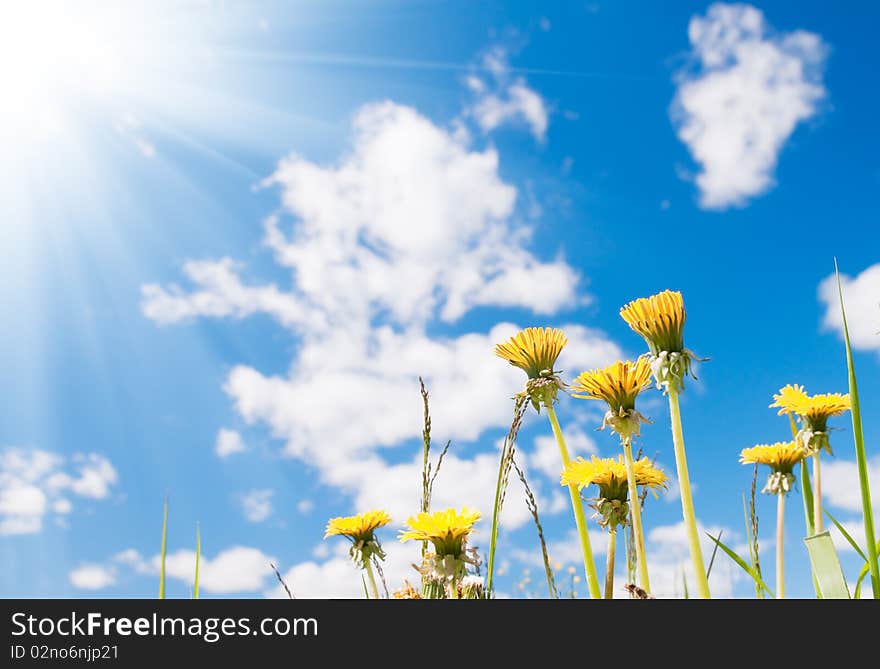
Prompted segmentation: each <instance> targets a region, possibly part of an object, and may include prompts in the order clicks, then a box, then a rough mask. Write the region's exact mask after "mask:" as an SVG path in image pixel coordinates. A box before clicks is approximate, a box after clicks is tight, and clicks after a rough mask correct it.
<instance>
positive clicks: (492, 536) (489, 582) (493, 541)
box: [486, 444, 506, 598]
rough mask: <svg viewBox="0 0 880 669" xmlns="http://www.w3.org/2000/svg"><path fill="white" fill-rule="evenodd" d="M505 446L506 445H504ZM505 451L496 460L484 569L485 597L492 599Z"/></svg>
mask: <svg viewBox="0 0 880 669" xmlns="http://www.w3.org/2000/svg"><path fill="white" fill-rule="evenodd" d="M505 446H506V444H505ZM505 455H506V451H502V453H501V457H500V458H499V460H498V481H497V482H496V484H495V503H494V505H493V506H492V529H491V530H490V531H489V565H488V566H487V568H486V572H487V578H486V595H487V597H489V598H491V597H492V586H493V585H494V583H493V576H494V574H495V547H496V545H497V544H498V521H499V515H500V513H499V512H500V511H501V485H502V481H503V479H504V460H505V457H504V456H505Z"/></svg>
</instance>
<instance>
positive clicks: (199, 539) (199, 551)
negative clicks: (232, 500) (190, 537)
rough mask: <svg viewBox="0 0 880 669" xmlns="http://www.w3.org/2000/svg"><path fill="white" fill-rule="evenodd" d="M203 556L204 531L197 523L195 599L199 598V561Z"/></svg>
mask: <svg viewBox="0 0 880 669" xmlns="http://www.w3.org/2000/svg"><path fill="white" fill-rule="evenodd" d="M201 558H202V533H201V531H200V530H199V526H198V525H196V578H195V581H194V583H193V599H198V598H199V562H200V561H201Z"/></svg>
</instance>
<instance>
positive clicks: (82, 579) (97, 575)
mask: <svg viewBox="0 0 880 669" xmlns="http://www.w3.org/2000/svg"><path fill="white" fill-rule="evenodd" d="M68 580H69V581H70V584H71V585H72V586H73V587H74V588H79V589H80V590H102V589H104V588H109V587H110V586H111V585H115V583H116V573H115V571H114V570H113V569H112V568H110V567H106V566H104V565H100V564H83V565H80V566H79V567H77V568H76V569H73V570H72V571H71V572H70V573H69V574H68Z"/></svg>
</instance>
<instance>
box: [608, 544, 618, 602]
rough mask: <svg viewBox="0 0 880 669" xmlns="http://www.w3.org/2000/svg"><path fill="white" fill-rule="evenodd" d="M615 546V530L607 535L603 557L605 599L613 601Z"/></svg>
mask: <svg viewBox="0 0 880 669" xmlns="http://www.w3.org/2000/svg"><path fill="white" fill-rule="evenodd" d="M616 544H617V528H613V529H612V530H611V531H610V532H609V533H608V554H607V555H606V557H605V599H614V553H615V548H616Z"/></svg>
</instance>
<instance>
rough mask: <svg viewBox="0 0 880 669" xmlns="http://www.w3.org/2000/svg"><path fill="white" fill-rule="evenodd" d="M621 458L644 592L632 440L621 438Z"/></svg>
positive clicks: (648, 587)
mask: <svg viewBox="0 0 880 669" xmlns="http://www.w3.org/2000/svg"><path fill="white" fill-rule="evenodd" d="M622 441H623V460H624V463H625V464H626V484H627V488H628V489H629V509H630V516H631V517H632V524H633V534H634V537H635V544H636V546H635V547H636V563H637V564H638V568H639V585H640V586H641V587H642V589H643V590H644V591H645V592H651V585H650V582H649V581H648V557H647V555H646V553H645V533H644V531H643V530H642V508H641V507H642V505H641V503H640V500H639V489H638V486H636V471H635V466H634V465H633V454H632V442H631V441H630V440H629V439H623V440H622Z"/></svg>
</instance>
